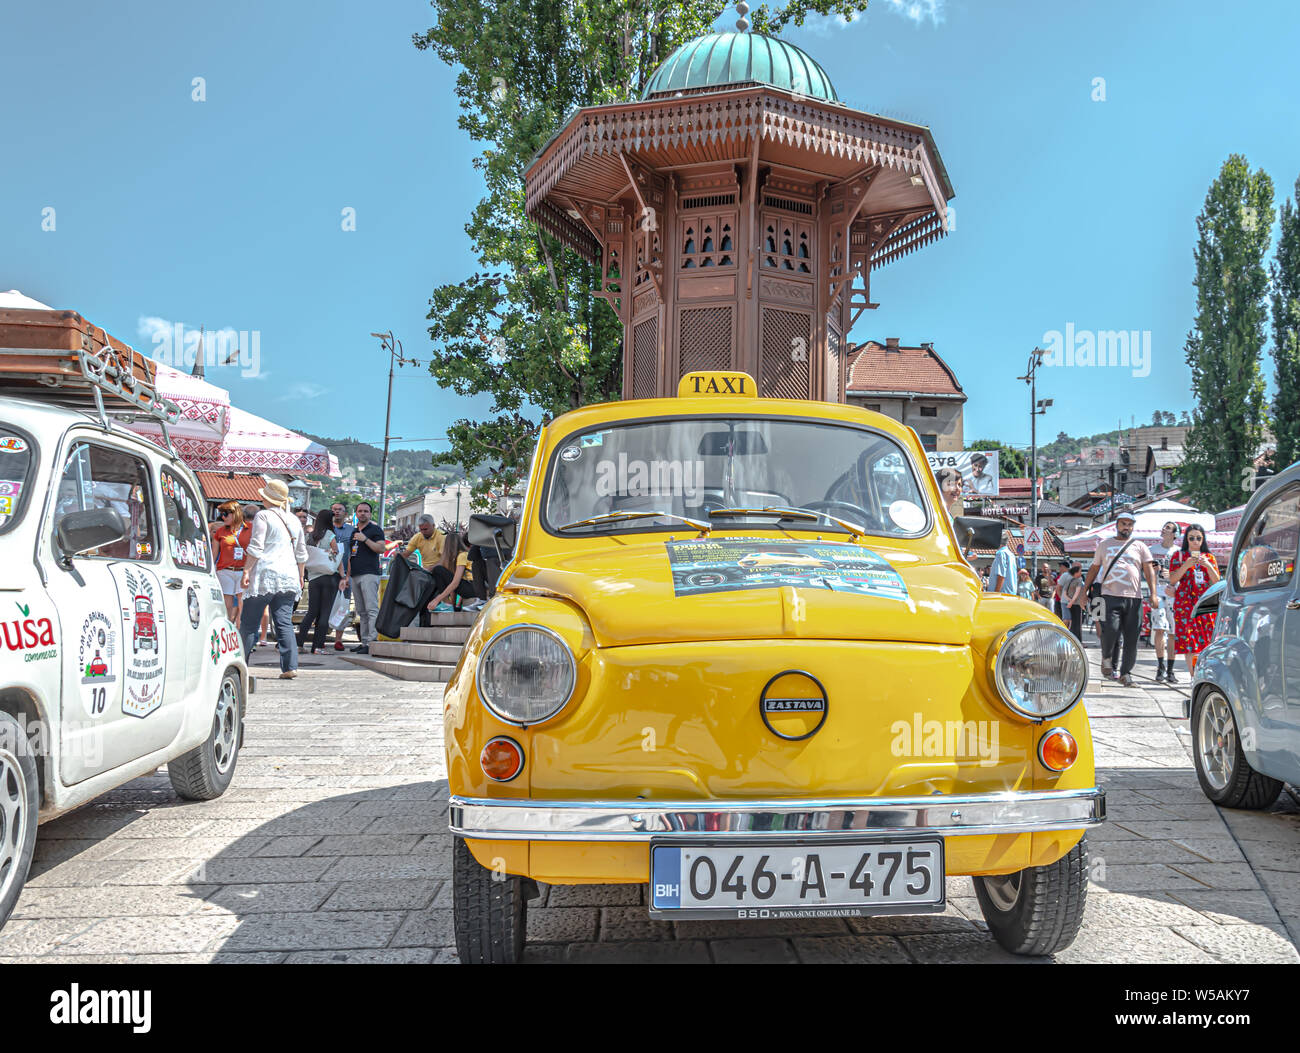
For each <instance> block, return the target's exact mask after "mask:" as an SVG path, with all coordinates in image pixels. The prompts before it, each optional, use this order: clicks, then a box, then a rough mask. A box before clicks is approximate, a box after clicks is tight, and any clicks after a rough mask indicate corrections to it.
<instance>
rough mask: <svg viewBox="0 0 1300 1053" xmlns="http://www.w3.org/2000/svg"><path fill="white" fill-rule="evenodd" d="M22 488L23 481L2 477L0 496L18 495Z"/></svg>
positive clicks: (0, 480)
mask: <svg viewBox="0 0 1300 1053" xmlns="http://www.w3.org/2000/svg"><path fill="white" fill-rule="evenodd" d="M22 490H23V484H22V483H20V482H15V481H14V480H12V479H0V497H17V496H18V495H19V494H20V493H22Z"/></svg>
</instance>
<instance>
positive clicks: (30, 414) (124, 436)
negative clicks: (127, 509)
mask: <svg viewBox="0 0 1300 1053" xmlns="http://www.w3.org/2000/svg"><path fill="white" fill-rule="evenodd" d="M110 419H111V418H110ZM0 420H3V421H4V422H5V423H7V424H15V425H17V426H18V427H20V428H22V429H23V430H24V431H28V432H32V433H33V434H35V436H36V438H37V440H38V441H39V439H40V437H41V436H40V434H39V433H41V432H45V433H47V434H48V432H49V430H50V429H57V431H58V434H59V436H60V437H62V435H63V433H64V432H65V431H66V430H67V429H68V428H70V427H72V426H73V425H78V424H89V425H90V426H92V427H95V428H102V427H103V425H102V424H101V423H100V420H99V418H98V417H97V416H95V415H94V414H91V413H87V412H85V411H83V410H79V409H73V408H72V407H70V406H61V405H59V404H57V403H50V402H45V401H43V400H41V399H30V398H21V397H16V396H12V395H0ZM109 434H111V435H113V436H114V437H116V438H118V439H121V440H123V441H127V442H132V443H135V444H136V445H137V446H138V447H140V448H141V449H142V450H144V451H147V452H149V453H153V454H155V455H157V456H159V457H162V458H164V459H165V460H168V461H170V462H172V463H173V464H176V465H180V466H185V467H188V466H187V465H185V462H184V461H183V460H181V458H180V457H179V456H174V455H173V454H172V453H171V452H170V451H168V450H166V449H164V448H163V447H162V446H160V445H158V443H156V442H154V441H153V440H152V439H150V438H149V437H148V436H145V435H140V434H138V433H136V432H133V431H131V430H129V429H128V428H124V427H122V425H121V424H119V423H117V422H116V421H114V423H113V427H112V428H111V429H110V432H109Z"/></svg>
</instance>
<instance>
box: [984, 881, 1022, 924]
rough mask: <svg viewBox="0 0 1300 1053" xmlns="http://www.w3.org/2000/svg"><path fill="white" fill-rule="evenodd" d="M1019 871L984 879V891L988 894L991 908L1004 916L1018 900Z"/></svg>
mask: <svg viewBox="0 0 1300 1053" xmlns="http://www.w3.org/2000/svg"><path fill="white" fill-rule="evenodd" d="M1020 878H1021V871H1019V870H1017V871H1016V872H1015V873H1014V874H1001V875H999V876H997V877H986V878H985V879H984V891H985V892H987V893H988V895H989V899H990V900H991V901H992V902H993V906H995V907H997V909H998V910H1000V911H1002V912H1003V913H1004V914H1005V913H1006V912H1007V911H1009V910H1011V909H1013V908H1014V907H1015V905H1016V903H1017V902H1018V901H1019V899H1020Z"/></svg>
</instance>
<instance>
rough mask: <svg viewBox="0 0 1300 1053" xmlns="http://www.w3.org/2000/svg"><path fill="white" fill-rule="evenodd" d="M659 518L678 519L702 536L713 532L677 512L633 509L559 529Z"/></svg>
mask: <svg viewBox="0 0 1300 1053" xmlns="http://www.w3.org/2000/svg"><path fill="white" fill-rule="evenodd" d="M659 516H663V517H665V518H667V519H676V520H677V521H678V522H679V523H685V524H687V525H688V526H693V527H694V528H695V529H696V530H698V531H699V532H700V533H701V534H708V533H709V532H711V531H712V530H713V526H712V524H710V523H702V522H700V520H698V519H690V518H688V517H686V516H679V515H678V514H677V513H676V512H648V511H642V512H634V511H632V510H631V509H627V510H625V511H622V512H604V513H602V514H601V515H598V516H591V517H590V518H588V519H579V520H578V521H577V522H574V523H565V524H564V526H562V527H559V528H558V529H560V530H572V529H573V528H574V527H580V526H595V525H596V524H597V523H613V522H618V521H621V520H626V519H655V518H657V517H659Z"/></svg>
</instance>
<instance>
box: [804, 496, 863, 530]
mask: <svg viewBox="0 0 1300 1053" xmlns="http://www.w3.org/2000/svg"><path fill="white" fill-rule="evenodd" d="M803 507H804V508H806V509H807V510H808V511H809V512H832V513H834V514H835V515H837V516H839V517H840V518H841V519H847V520H848V521H849V522H850V523H856V524H857V525H858V526H868V525H870V523H871V513H870V512H868V511H867V510H866V509H865V508H863V507H861V506H860V505H855V504H851V503H850V502H848V501H809V502H808V503H807V504H806V505H804V506H803Z"/></svg>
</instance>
